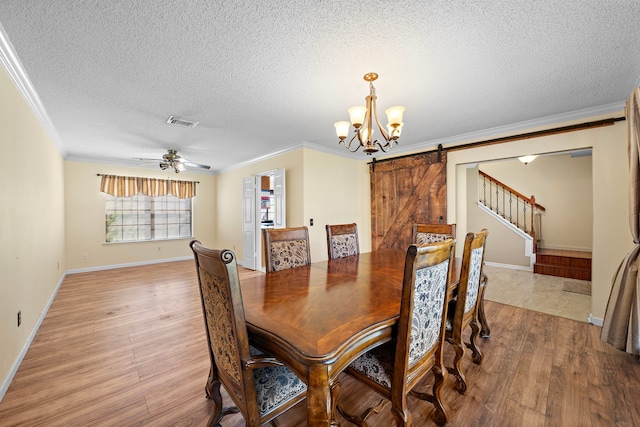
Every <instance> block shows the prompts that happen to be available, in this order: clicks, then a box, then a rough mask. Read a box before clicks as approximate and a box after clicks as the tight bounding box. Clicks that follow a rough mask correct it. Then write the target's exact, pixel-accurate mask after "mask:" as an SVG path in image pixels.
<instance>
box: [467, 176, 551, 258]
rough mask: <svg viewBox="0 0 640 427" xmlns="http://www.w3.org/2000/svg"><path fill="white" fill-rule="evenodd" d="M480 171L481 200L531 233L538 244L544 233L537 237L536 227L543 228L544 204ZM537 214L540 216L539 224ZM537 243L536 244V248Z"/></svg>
mask: <svg viewBox="0 0 640 427" xmlns="http://www.w3.org/2000/svg"><path fill="white" fill-rule="evenodd" d="M478 173H479V174H480V177H481V181H482V197H481V198H480V202H481V203H482V204H483V205H485V206H486V207H487V208H488V209H489V210H491V211H492V212H495V213H496V214H498V215H500V216H501V217H502V218H504V219H505V220H506V221H509V222H510V223H511V224H513V225H515V226H516V227H517V228H519V229H520V230H522V231H523V232H525V233H527V234H528V235H530V236H531V237H532V238H533V241H534V242H535V243H536V245H537V243H538V242H539V241H540V239H541V238H542V235H541V233H538V236H537V238H536V228H539V229H541V228H542V224H541V218H540V215H541V213H542V212H545V208H544V206H542V205H539V204H537V203H536V198H535V196H531V197H527V196H525V195H524V194H522V193H520V192H518V191H516V190H514V189H513V188H511V187H509V186H508V185H506V184H503V183H502V182H500V181H498V180H497V179H495V178H494V177H492V176H490V175H487V174H486V173H484V172H482V171H481V170H478ZM536 216H537V217H538V225H537V226H536V221H535V217H536ZM527 220H529V222H527ZM536 245H534V250H535V247H536Z"/></svg>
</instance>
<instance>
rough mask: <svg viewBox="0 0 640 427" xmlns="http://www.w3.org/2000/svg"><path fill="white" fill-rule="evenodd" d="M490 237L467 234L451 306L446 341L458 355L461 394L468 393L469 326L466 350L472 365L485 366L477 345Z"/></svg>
mask: <svg viewBox="0 0 640 427" xmlns="http://www.w3.org/2000/svg"><path fill="white" fill-rule="evenodd" d="M488 234H489V233H488V231H487V230H486V229H483V230H482V231H480V232H479V233H477V234H474V233H467V235H466V237H465V239H464V251H463V253H462V266H461V269H460V282H459V284H458V290H457V296H456V297H455V298H454V299H453V300H451V302H450V303H449V322H448V326H447V341H448V342H449V343H451V344H452V345H453V346H454V349H455V352H456V354H455V357H454V362H453V370H452V373H453V375H454V376H455V377H456V388H457V389H458V391H459V392H460V393H462V394H464V393H465V391H466V387H467V386H466V380H465V376H464V373H463V372H462V370H461V361H462V357H463V356H464V349H465V344H464V343H463V342H462V335H463V332H464V331H465V329H466V328H467V327H468V326H469V325H471V335H470V342H469V344H468V345H467V346H468V347H469V348H470V349H471V352H472V358H473V361H474V362H475V363H477V364H480V363H482V352H481V350H480V348H479V347H478V343H477V338H478V335H479V333H480V322H479V319H478V308H479V301H480V298H481V292H482V287H481V280H482V276H483V274H482V273H483V271H482V270H483V268H484V254H485V245H486V242H487V235H488Z"/></svg>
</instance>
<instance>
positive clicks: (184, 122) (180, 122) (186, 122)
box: [167, 116, 200, 128]
mask: <svg viewBox="0 0 640 427" xmlns="http://www.w3.org/2000/svg"><path fill="white" fill-rule="evenodd" d="M167 123H169V124H170V125H176V126H184V127H186V128H194V127H196V125H197V124H198V123H200V122H196V121H195V120H190V119H185V118H184V117H177V116H169V118H168V119H167Z"/></svg>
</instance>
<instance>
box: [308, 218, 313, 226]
mask: <svg viewBox="0 0 640 427" xmlns="http://www.w3.org/2000/svg"><path fill="white" fill-rule="evenodd" d="M309 226H311V227H313V218H311V219H310V220H309Z"/></svg>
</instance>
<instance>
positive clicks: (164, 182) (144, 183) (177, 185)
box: [98, 174, 196, 199]
mask: <svg viewBox="0 0 640 427" xmlns="http://www.w3.org/2000/svg"><path fill="white" fill-rule="evenodd" d="M98 176H101V177H102V180H101V181H100V191H102V192H103V193H107V194H111V195H112V196H116V197H131V196H135V195H136V194H144V195H145V196H152V197H158V196H166V195H172V196H175V197H177V198H179V199H191V198H193V197H195V196H196V181H176V180H172V179H156V178H140V177H135V176H117V175H102V174H98Z"/></svg>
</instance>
